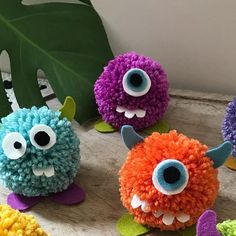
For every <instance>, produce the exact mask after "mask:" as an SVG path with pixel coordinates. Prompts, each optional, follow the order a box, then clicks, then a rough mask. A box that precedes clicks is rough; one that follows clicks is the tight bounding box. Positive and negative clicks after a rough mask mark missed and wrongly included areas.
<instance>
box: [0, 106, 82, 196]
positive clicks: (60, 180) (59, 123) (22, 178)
mask: <svg viewBox="0 0 236 236" xmlns="http://www.w3.org/2000/svg"><path fill="white" fill-rule="evenodd" d="M1 123H2V124H1V125H0V179H1V181H2V182H3V184H4V185H5V186H6V187H7V188H9V189H10V190H12V191H13V192H14V193H17V194H22V195H24V196H27V197H32V196H46V195H48V194H49V193H56V192H60V191H63V190H65V189H67V187H68V186H69V185H70V184H71V183H72V182H73V180H74V178H75V176H76V174H77V171H78V168H79V163H80V155H79V139H78V138H77V136H76V134H75V133H74V131H73V129H72V126H71V122H69V121H68V120H67V118H63V119H61V118H60V112H59V111H52V110H50V109H48V108H47V107H41V108H36V107H32V108H31V109H26V108H23V109H18V110H17V111H15V112H13V113H11V114H10V115H8V116H6V117H5V118H2V120H1Z"/></svg>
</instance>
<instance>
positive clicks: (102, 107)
mask: <svg viewBox="0 0 236 236" xmlns="http://www.w3.org/2000/svg"><path fill="white" fill-rule="evenodd" d="M132 68H139V69H142V70H144V71H145V72H146V73H147V74H148V76H149V77H150V80H151V88H150V90H149V91H148V92H147V94H145V95H143V96H141V97H133V96H131V95H129V94H127V93H125V91H124V89H123V86H122V79H123V76H124V74H125V73H126V72H127V71H128V70H130V69H132ZM168 88H169V83H168V81H167V75H166V73H165V71H164V70H163V68H162V66H161V65H160V64H159V63H158V62H157V61H154V60H153V59H151V58H150V57H146V56H143V55H139V54H137V53H135V52H128V53H125V54H123V55H119V56H117V57H116V58H115V59H113V60H111V61H110V62H109V63H108V65H107V66H106V67H105V68H104V71H103V73H102V74H101V75H100V77H99V79H98V80H97V81H96V83H95V86H94V93H95V98H96V103H97V105H98V110H99V113H100V114H101V116H102V118H103V120H104V121H105V122H107V123H109V124H111V125H112V126H113V127H115V128H118V129H119V128H120V127H121V126H122V125H125V124H126V125H132V126H133V127H134V128H135V129H136V130H138V129H143V128H146V127H149V126H151V125H153V124H155V123H156V122H157V121H158V120H160V119H161V118H162V117H163V115H164V113H165V111H166V109H167V106H168V101H169V95H168ZM117 106H123V107H125V108H127V109H129V110H135V109H143V110H146V115H145V116H144V117H143V118H138V117H137V116H134V117H133V118H131V119H128V118H126V117H125V116H124V113H118V112H117V111H116V108H117Z"/></svg>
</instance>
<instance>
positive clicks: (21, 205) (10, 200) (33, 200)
mask: <svg viewBox="0 0 236 236" xmlns="http://www.w3.org/2000/svg"><path fill="white" fill-rule="evenodd" d="M42 199H43V197H26V196H23V195H19V194H16V193H10V194H9V195H8V196H7V204H8V205H10V206H11V207H12V208H13V209H16V210H19V211H25V210H27V209H29V208H31V207H33V206H34V205H36V204H37V203H39V202H40V201H42Z"/></svg>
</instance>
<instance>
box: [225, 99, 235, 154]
mask: <svg viewBox="0 0 236 236" xmlns="http://www.w3.org/2000/svg"><path fill="white" fill-rule="evenodd" d="M222 134H223V137H224V140H227V141H230V142H231V143H232V145H233V152H232V154H233V156H234V157H235V158H236V97H235V98H234V99H233V101H232V102H230V103H229V104H228V106H227V108H226V112H225V117H224V121H223V123H222Z"/></svg>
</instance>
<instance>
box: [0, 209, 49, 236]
mask: <svg viewBox="0 0 236 236" xmlns="http://www.w3.org/2000/svg"><path fill="white" fill-rule="evenodd" d="M0 235H1V236H49V235H48V234H46V233H45V232H44V231H43V229H42V228H41V227H40V225H39V224H38V223H37V221H36V219H35V218H34V217H33V216H32V215H29V214H25V213H20V212H19V211H17V210H13V209H12V208H11V207H9V206H8V205H0Z"/></svg>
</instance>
